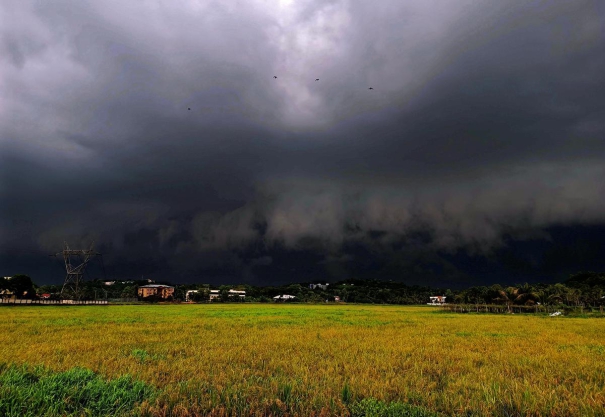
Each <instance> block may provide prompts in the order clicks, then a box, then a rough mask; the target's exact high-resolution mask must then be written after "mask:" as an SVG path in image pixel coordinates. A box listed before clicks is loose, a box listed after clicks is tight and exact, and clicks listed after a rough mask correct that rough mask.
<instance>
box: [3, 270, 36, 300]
mask: <svg viewBox="0 0 605 417" xmlns="http://www.w3.org/2000/svg"><path fill="white" fill-rule="evenodd" d="M7 281H8V282H7V283H8V285H7V289H8V290H9V291H12V292H13V293H14V294H15V297H17V298H32V297H33V296H34V294H35V293H36V290H35V289H34V283H33V282H32V279H31V278H30V277H28V276H27V275H23V274H17V275H14V276H13V277H11V278H10V279H8V280H7Z"/></svg>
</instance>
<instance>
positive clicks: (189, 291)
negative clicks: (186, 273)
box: [185, 290, 198, 302]
mask: <svg viewBox="0 0 605 417" xmlns="http://www.w3.org/2000/svg"><path fill="white" fill-rule="evenodd" d="M197 292H198V290H188V291H187V292H186V293H185V301H186V302H189V301H191V300H189V294H193V293H197Z"/></svg>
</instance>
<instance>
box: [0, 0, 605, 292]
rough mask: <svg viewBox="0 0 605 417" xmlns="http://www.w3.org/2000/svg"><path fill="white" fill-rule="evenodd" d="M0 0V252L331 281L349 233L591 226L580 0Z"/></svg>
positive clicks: (451, 241) (588, 77) (404, 236)
mask: <svg viewBox="0 0 605 417" xmlns="http://www.w3.org/2000/svg"><path fill="white" fill-rule="evenodd" d="M1 7H2V9H3V10H2V15H3V16H5V18H4V21H3V23H2V25H1V29H0V65H1V67H0V68H1V78H0V93H1V94H0V106H1V111H0V134H1V143H0V146H1V151H2V154H1V158H2V167H1V168H0V170H1V172H2V174H1V175H2V189H1V190H2V194H3V201H5V202H7V203H3V205H2V213H3V215H2V228H3V231H4V233H3V237H2V241H3V244H2V246H3V248H4V249H3V252H4V254H3V260H2V262H3V264H4V266H5V268H7V269H11V270H12V269H15V268H21V269H23V268H26V267H27V264H28V262H29V263H35V262H36V261H35V257H34V256H33V255H32V257H31V258H27V257H24V256H25V255H23V254H24V253H36V254H37V255H36V256H38V255H39V254H40V253H46V252H54V251H56V250H58V249H59V248H60V246H61V242H62V241H63V240H68V241H70V242H73V243H72V246H75V245H87V244H88V243H87V242H90V241H91V240H95V241H96V242H97V245H99V247H101V248H103V249H104V251H106V252H108V253H113V254H114V257H113V260H111V259H109V262H110V263H113V264H114V266H115V267H116V268H118V267H119V266H120V265H122V266H124V265H130V267H128V269H125V271H127V273H128V274H138V271H141V270H142V269H144V268H147V269H146V273H147V272H149V273H152V272H153V271H160V272H158V273H161V274H170V275H172V276H175V277H178V278H179V279H184V280H191V279H196V277H199V276H207V275H208V274H211V275H212V276H215V277H239V278H241V279H245V280H247V281H249V282H254V280H255V279H257V280H259V281H262V279H261V278H259V277H256V278H255V274H257V273H259V272H258V271H260V270H262V268H278V269H279V268H283V269H284V270H287V271H291V270H292V269H293V268H291V267H290V266H286V265H282V264H280V262H279V260H278V259H277V257H276V256H274V254H275V253H277V252H279V251H283V250H298V251H310V252H309V253H313V252H314V253H316V254H317V256H318V258H317V260H313V261H312V262H317V263H320V264H322V265H327V266H326V268H328V267H329V269H330V270H331V271H332V272H333V273H334V274H335V275H334V276H344V275H343V274H345V275H346V271H345V272H343V271H337V270H338V268H336V267H335V265H337V264H346V263H347V262H350V261H351V259H354V258H355V256H354V255H352V254H346V253H343V251H346V250H347V249H346V248H348V247H350V245H356V244H363V245H368V247H371V248H372V249H371V251H374V252H373V253H374V254H375V255H376V254H379V255H380V256H383V255H384V254H389V253H391V251H392V246H393V245H397V244H399V243H401V242H402V241H405V242H407V245H408V247H409V246H410V245H412V246H416V247H418V246H421V247H424V248H426V250H427V251H446V252H448V253H455V252H456V251H458V250H461V249H463V250H465V251H467V252H468V253H487V252H490V251H491V250H493V248H498V247H501V246H503V245H506V239H507V238H506V236H509V237H510V236H516V238H518V239H521V240H523V239H538V238H544V237H545V236H547V234H545V232H543V230H545V229H547V228H548V227H550V226H551V225H558V224H570V225H571V224H599V223H603V222H605V214H604V213H605V212H604V211H603V210H602V209H603V206H604V203H605V201H604V197H603V196H604V195H605V190H604V189H603V185H602V184H603V182H602V180H601V178H602V177H603V174H605V172H603V168H602V166H603V159H604V157H605V154H604V152H605V144H604V139H605V138H604V133H605V123H604V122H603V120H605V110H604V108H603V105H602V102H603V97H604V96H605V94H604V93H605V90H604V88H605V81H604V78H603V76H602V74H603V73H605V28H604V25H605V24H604V23H603V22H604V21H605V19H604V17H605V10H604V8H603V6H602V5H601V4H600V3H599V2H594V1H576V2H564V1H551V2H524V3H519V2H476V1H467V2H456V3H444V2H431V1H417V2H405V3H401V2H381V3H380V5H375V4H369V3H368V4H366V3H364V2H347V1H331V2H319V1H318V2H308V3H304V4H300V3H298V2H260V1H259V2H237V1H233V2H228V1H227V2H226V1H221V2H197V1H191V2H185V3H182V4H180V5H175V4H173V3H162V2H148V3H144V4H136V5H135V4H132V5H129V4H127V3H124V2H110V1H107V2H79V3H78V4H73V3H72V2H60V1H59V2H22V1H9V2H3V4H2V6H1ZM273 75H277V76H278V78H277V79H274V78H273ZM316 78H319V79H320V81H318V82H315V81H314V80H315V79H316ZM369 87H373V88H374V89H373V90H368V88H369ZM188 109H190V110H188ZM418 235H420V236H426V238H423V239H421V241H419V240H418V239H416V238H415V236H418ZM284 248H286V249H284ZM414 250H416V249H414ZM300 253H301V254H302V252H300ZM118 254H119V255H118ZM282 255H283V256H284V257H287V256H286V255H284V254H282ZM309 256H310V258H308V259H312V258H313V256H315V255H309ZM364 256H365V255H364ZM368 256H369V255H368ZM376 256H378V255H376ZM384 256H386V255H384ZM389 256H390V255H389ZM410 256H411V258H410V259H417V258H418V257H423V256H424V257H425V258H426V257H429V258H431V257H430V256H429V255H426V256H425V255H422V256H420V255H414V254H412V255H410ZM301 257H303V255H301ZM17 258H19V259H21V260H20V261H19V262H16V261H14V259H17ZM108 258H109V256H108ZM11 259H12V260H11ZM23 259H28V261H24V260H23ZM150 259H153V262H150ZM288 259H290V258H288ZM301 259H302V258H301ZM305 259H307V258H305ZM313 259H315V258H313ZM339 259H340V260H342V261H337V260H339ZM431 259H432V258H431ZM289 262H291V263H292V262H295V261H293V260H290V261H289ZM401 262H402V263H401V265H403V264H406V262H407V263H409V262H412V261H409V260H407V261H405V262H404V261H401ZM431 262H432V261H431ZM436 262H437V261H436ZM439 262H441V261H439ZM443 262H445V261H443ZM150 264H151V265H152V266H151V267H150V266H149V265H150ZM443 265H449V264H447V262H445V263H443ZM259 268H260V269H259ZM444 268H445V269H448V268H449V267H444ZM123 270H124V269H123ZM255 271H257V272H255ZM335 271H336V272H335ZM13 272H19V271H13ZM6 273H12V272H11V271H7V272H6ZM450 275H456V273H452V274H450Z"/></svg>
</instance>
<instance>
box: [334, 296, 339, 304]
mask: <svg viewBox="0 0 605 417" xmlns="http://www.w3.org/2000/svg"><path fill="white" fill-rule="evenodd" d="M334 302H336V303H340V297H339V296H337V295H335V296H334Z"/></svg>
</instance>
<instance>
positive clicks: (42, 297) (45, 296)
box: [40, 293, 50, 300]
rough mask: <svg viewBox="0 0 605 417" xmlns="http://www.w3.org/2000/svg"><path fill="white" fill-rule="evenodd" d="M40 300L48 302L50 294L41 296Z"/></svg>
mask: <svg viewBox="0 0 605 417" xmlns="http://www.w3.org/2000/svg"><path fill="white" fill-rule="evenodd" d="M40 298H41V299H43V300H48V299H49V298H50V294H48V293H44V294H40Z"/></svg>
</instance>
